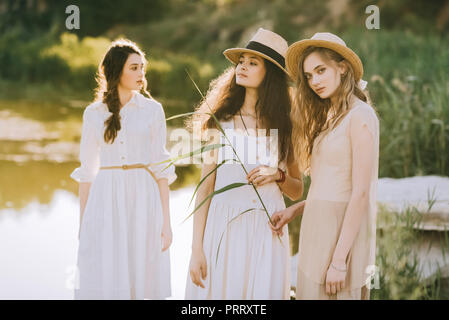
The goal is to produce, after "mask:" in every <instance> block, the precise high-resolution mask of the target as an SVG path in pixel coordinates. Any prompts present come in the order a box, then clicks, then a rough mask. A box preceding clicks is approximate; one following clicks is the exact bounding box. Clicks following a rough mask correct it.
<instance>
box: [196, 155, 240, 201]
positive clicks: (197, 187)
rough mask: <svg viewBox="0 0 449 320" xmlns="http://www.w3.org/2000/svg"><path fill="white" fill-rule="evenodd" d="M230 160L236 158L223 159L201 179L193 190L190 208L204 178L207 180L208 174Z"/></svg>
mask: <svg viewBox="0 0 449 320" xmlns="http://www.w3.org/2000/svg"><path fill="white" fill-rule="evenodd" d="M230 160H235V159H225V160H223V161H222V162H221V163H220V164H218V165H217V166H216V167H215V168H214V170H212V171H211V172H209V173H208V174H207V175H206V176H205V177H204V178H203V179H201V181H200V182H199V183H198V185H197V186H196V188H195V191H194V192H193V195H192V198H191V199H190V202H189V208H190V206H191V204H192V201H193V198H194V197H195V195H196V193H197V191H198V189H199V187H200V185H201V184H202V183H203V182H204V180H206V178H207V177H208V176H210V175H211V174H212V173H214V172H215V171H216V170H217V169H218V168H219V167H221V166H222V165H223V164H224V163H225V162H227V161H230Z"/></svg>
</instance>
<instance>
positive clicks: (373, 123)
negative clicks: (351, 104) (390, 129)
mask: <svg viewBox="0 0 449 320" xmlns="http://www.w3.org/2000/svg"><path fill="white" fill-rule="evenodd" d="M350 133H351V146H352V166H353V168H352V185H353V190H361V191H367V192H368V193H369V192H370V189H371V187H372V182H373V178H375V177H374V176H373V175H374V173H376V172H377V170H376V166H377V163H378V157H379V120H378V119H377V116H376V114H375V112H374V110H370V109H369V107H363V108H358V109H357V110H354V113H353V115H352V117H351V122H350Z"/></svg>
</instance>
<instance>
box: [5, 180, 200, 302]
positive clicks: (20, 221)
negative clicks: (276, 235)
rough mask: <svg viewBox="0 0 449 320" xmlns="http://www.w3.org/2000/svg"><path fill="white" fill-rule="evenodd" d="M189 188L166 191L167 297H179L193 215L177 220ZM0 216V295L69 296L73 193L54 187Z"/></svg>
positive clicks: (75, 221)
mask: <svg viewBox="0 0 449 320" xmlns="http://www.w3.org/2000/svg"><path fill="white" fill-rule="evenodd" d="M192 193H193V188H183V189H179V190H177V191H173V192H172V193H171V199H170V207H171V218H172V228H173V244H172V247H171V249H170V250H171V251H170V256H171V275H172V278H171V282H172V297H171V298H172V299H183V298H184V288H185V283H186V279H187V278H186V277H187V267H188V263H189V258H190V246H191V239H192V219H189V220H188V221H186V222H185V223H183V224H181V221H182V220H183V219H184V218H185V217H186V216H187V214H188V211H187V205H188V202H189V200H190V197H191V195H192ZM48 194H49V193H48ZM0 216H1V217H2V219H1V221H0V252H1V259H0V260H1V263H0V299H73V286H74V271H75V265H76V255H77V249H78V238H77V235H78V228H79V200H78V197H77V196H76V195H75V194H73V193H72V192H69V191H67V190H62V189H53V191H52V196H51V198H50V201H48V202H47V203H46V204H42V203H40V202H39V200H33V201H31V202H30V203H28V204H27V205H26V206H25V207H23V208H21V209H12V208H8V209H3V210H0Z"/></svg>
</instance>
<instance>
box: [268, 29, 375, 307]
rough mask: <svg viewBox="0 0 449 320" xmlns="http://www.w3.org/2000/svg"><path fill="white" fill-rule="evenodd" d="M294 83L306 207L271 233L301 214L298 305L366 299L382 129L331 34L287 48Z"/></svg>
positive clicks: (348, 57)
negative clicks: (307, 173) (303, 301)
mask: <svg viewBox="0 0 449 320" xmlns="http://www.w3.org/2000/svg"><path fill="white" fill-rule="evenodd" d="M287 70H288V71H289V72H290V73H291V74H292V76H293V77H294V79H295V80H296V82H297V88H296V89H297V93H296V103H295V105H294V107H293V112H292V119H293V121H294V128H293V132H294V133H293V139H294V141H295V154H296V155H297V159H299V162H300V167H301V168H302V170H304V169H307V168H310V176H311V181H312V182H311V185H310V189H309V193H308V195H307V199H306V200H305V202H300V203H297V204H295V205H293V206H291V207H290V208H288V209H286V210H283V211H280V212H277V213H275V214H274V215H273V221H274V224H275V226H274V227H273V230H275V231H277V232H281V229H280V228H282V226H283V225H284V224H285V223H288V222H289V221H291V220H292V219H293V218H294V217H295V216H296V215H298V214H300V213H301V212H304V213H303V218H302V223H301V230H300V239H299V255H298V256H299V258H298V259H299V265H298V279H297V288H296V290H297V291H296V298H297V299H369V284H370V280H371V279H370V273H371V270H372V269H373V268H374V263H375V241H376V188H377V175H378V157H379V153H378V149H379V122H378V118H377V116H376V112H375V111H374V109H373V108H372V107H371V106H370V105H369V104H367V97H366V96H365V94H364V93H363V92H362V89H361V88H362V85H359V82H360V81H361V78H362V75H363V67H362V63H361V61H360V59H359V57H358V56H357V55H356V54H355V53H354V52H353V51H352V50H351V49H349V48H348V47H347V46H346V44H345V43H344V41H343V40H341V39H340V38H339V37H337V36H335V35H333V34H330V33H317V34H315V35H314V36H313V37H312V38H311V39H308V40H302V41H299V42H296V43H294V44H293V45H291V46H290V47H289V49H288V52H287Z"/></svg>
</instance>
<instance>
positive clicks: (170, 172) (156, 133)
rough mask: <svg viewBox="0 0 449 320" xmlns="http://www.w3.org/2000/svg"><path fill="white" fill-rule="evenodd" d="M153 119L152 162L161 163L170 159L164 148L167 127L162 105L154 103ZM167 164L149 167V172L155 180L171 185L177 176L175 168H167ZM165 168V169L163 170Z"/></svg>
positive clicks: (172, 166)
mask: <svg viewBox="0 0 449 320" xmlns="http://www.w3.org/2000/svg"><path fill="white" fill-rule="evenodd" d="M155 117H156V118H155V119H154V125H153V137H154V139H155V141H154V144H153V152H154V161H153V163H158V162H162V161H165V160H168V159H169V158H170V153H169V152H168V151H167V148H166V146H165V145H166V139H167V125H166V123H165V122H166V121H165V113H164V109H163V108H162V105H161V104H160V103H157V102H156V108H155ZM168 164H169V162H165V163H162V164H158V165H153V166H151V168H150V169H151V170H152V171H153V173H154V175H155V176H156V179H157V180H159V179H163V178H166V179H168V184H169V185H170V184H172V183H173V182H174V181H175V180H176V178H177V175H176V173H175V166H174V165H170V166H169V167H168V168H166V167H167V165H168ZM164 168H165V169H164Z"/></svg>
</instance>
